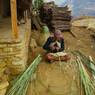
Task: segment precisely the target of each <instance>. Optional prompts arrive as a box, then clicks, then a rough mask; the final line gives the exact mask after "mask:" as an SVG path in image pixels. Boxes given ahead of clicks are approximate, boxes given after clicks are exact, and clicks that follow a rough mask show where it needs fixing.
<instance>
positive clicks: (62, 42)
mask: <svg viewBox="0 0 95 95" xmlns="http://www.w3.org/2000/svg"><path fill="white" fill-rule="evenodd" d="M64 49H65V46H64V39H62V41H61V48H60V50H59V51H60V52H61V51H63V50H64Z"/></svg>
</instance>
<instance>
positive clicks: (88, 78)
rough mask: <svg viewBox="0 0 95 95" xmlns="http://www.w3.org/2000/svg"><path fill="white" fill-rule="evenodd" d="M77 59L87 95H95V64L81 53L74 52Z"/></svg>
mask: <svg viewBox="0 0 95 95" xmlns="http://www.w3.org/2000/svg"><path fill="white" fill-rule="evenodd" d="M72 53H73V54H74V55H75V56H76V57H77V59H76V63H77V64H78V68H79V76H80V79H81V84H82V88H81V89H83V88H84V93H85V95H95V81H94V80H95V79H94V76H95V62H94V61H92V60H90V59H89V58H87V57H86V56H85V55H83V54H82V53H81V52H79V51H74V52H72Z"/></svg>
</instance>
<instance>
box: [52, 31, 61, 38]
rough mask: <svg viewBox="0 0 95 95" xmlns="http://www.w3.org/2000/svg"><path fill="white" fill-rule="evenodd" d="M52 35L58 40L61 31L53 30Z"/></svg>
mask: <svg viewBox="0 0 95 95" xmlns="http://www.w3.org/2000/svg"><path fill="white" fill-rule="evenodd" d="M54 37H55V39H56V40H59V39H60V38H61V37H62V33H61V31H60V30H55V32H54Z"/></svg>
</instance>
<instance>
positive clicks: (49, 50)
mask: <svg viewBox="0 0 95 95" xmlns="http://www.w3.org/2000/svg"><path fill="white" fill-rule="evenodd" d="M54 42H55V40H54V37H49V38H48V39H47V41H46V43H45V44H44V46H43V49H45V50H46V51H47V52H52V53H56V52H61V51H63V50H64V39H63V38H60V40H59V41H58V42H59V43H60V44H61V48H60V49H59V51H57V50H54V51H52V50H51V49H50V44H51V43H54Z"/></svg>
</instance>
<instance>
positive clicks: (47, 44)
mask: <svg viewBox="0 0 95 95" xmlns="http://www.w3.org/2000/svg"><path fill="white" fill-rule="evenodd" d="M50 43H51V37H49V38H48V39H47V41H46V43H45V44H44V46H43V49H45V50H47V51H50V47H49V45H50Z"/></svg>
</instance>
